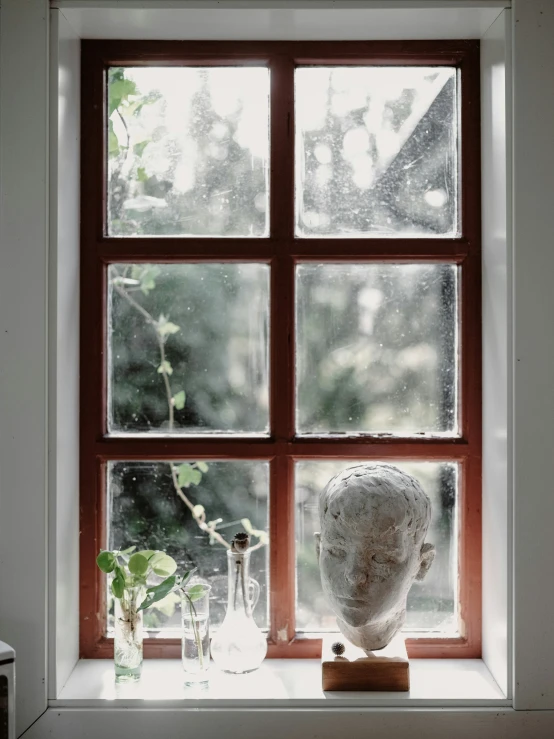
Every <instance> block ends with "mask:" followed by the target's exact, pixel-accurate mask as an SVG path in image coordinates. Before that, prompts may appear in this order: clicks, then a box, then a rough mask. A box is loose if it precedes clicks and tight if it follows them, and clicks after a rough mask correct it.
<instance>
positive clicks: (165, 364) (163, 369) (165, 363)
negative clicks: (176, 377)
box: [158, 359, 173, 375]
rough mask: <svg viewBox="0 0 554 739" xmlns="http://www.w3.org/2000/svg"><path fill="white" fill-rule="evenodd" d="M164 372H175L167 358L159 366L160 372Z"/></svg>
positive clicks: (167, 373)
mask: <svg viewBox="0 0 554 739" xmlns="http://www.w3.org/2000/svg"><path fill="white" fill-rule="evenodd" d="M164 372H165V374H166V375H172V374H173V367H172V366H171V364H170V363H169V362H168V361H167V359H164V361H163V362H162V363H161V364H160V366H159V367H158V374H159V375H161V374H163V373H164Z"/></svg>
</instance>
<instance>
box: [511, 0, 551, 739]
mask: <svg viewBox="0 0 554 739" xmlns="http://www.w3.org/2000/svg"><path fill="white" fill-rule="evenodd" d="M512 15H513V21H514V23H513V33H514V36H513V52H514V53H513V141H514V151H513V198H514V201H513V216H514V223H513V233H514V243H513V248H514V354H515V364H514V390H515V397H514V433H515V437H514V459H513V464H514V681H515V682H514V705H515V706H516V708H518V709H547V708H548V709H552V708H554V629H553V613H554V577H553V574H552V570H553V565H554V536H553V534H552V527H553V522H554V484H553V477H552V457H553V450H554V389H553V380H554V330H553V328H552V320H553V317H554V289H553V285H552V279H553V275H554V143H553V132H554V87H553V75H554V3H553V2H552V0H515V2H514V4H513V10H512ZM553 735H554V729H553Z"/></svg>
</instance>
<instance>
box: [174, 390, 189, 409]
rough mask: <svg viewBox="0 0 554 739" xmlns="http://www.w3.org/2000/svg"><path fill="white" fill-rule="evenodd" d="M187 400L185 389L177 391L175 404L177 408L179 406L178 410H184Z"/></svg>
mask: <svg viewBox="0 0 554 739" xmlns="http://www.w3.org/2000/svg"><path fill="white" fill-rule="evenodd" d="M185 400H186V395H185V391H184V390H179V392H178V393H175V395H174V396H173V405H174V406H175V408H177V410H178V411H182V410H183V408H184V407H185Z"/></svg>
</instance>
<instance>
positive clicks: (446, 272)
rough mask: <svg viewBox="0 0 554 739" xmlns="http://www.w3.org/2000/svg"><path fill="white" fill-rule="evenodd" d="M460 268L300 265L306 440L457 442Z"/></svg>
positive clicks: (299, 342)
mask: <svg viewBox="0 0 554 739" xmlns="http://www.w3.org/2000/svg"><path fill="white" fill-rule="evenodd" d="M457 281H458V280H457V267H456V266H455V265H449V264H384V263H371V264H369V263H366V264H350V263H348V264H307V263H306V264H301V265H299V266H298V267H297V272H296V363H297V366H296V370H297V371H296V402H297V407H296V428H297V431H298V433H299V434H351V435H355V434H363V433H373V434H393V435H400V436H403V435H405V436H410V435H415V434H429V435H455V434H457V432H458V419H457V407H458V401H457V385H458V380H457V376H458V367H457V354H458V307H457V294H458V285H457Z"/></svg>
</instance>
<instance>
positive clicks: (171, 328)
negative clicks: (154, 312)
mask: <svg viewBox="0 0 554 739" xmlns="http://www.w3.org/2000/svg"><path fill="white" fill-rule="evenodd" d="M156 329H157V331H158V333H159V335H160V336H169V335H170V334H176V333H177V331H180V330H181V328H180V326H177V324H176V323H171V321H168V320H167V318H166V317H165V316H164V314H163V313H162V314H161V316H160V317H159V319H158V323H157V324H156Z"/></svg>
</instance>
